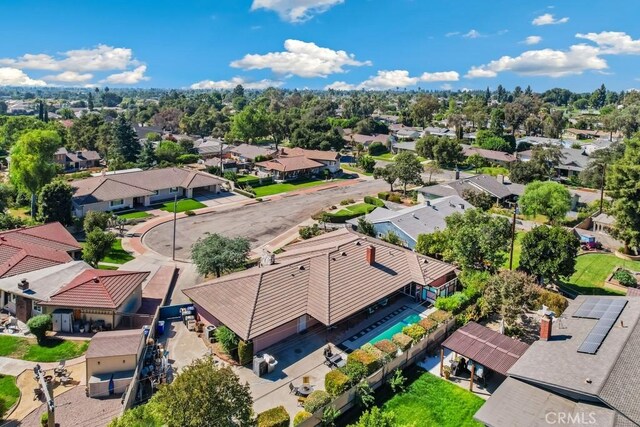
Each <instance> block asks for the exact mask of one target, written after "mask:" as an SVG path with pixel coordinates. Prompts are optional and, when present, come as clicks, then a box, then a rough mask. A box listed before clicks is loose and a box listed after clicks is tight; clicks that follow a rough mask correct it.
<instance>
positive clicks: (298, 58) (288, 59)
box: [231, 39, 371, 78]
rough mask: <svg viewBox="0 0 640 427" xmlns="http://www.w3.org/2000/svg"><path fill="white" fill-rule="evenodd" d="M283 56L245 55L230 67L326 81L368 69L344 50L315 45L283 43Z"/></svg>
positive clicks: (363, 62)
mask: <svg viewBox="0 0 640 427" xmlns="http://www.w3.org/2000/svg"><path fill="white" fill-rule="evenodd" d="M284 48H285V52H270V53H267V54H264V55H259V54H248V55H245V56H244V58H242V59H238V60H237V61H233V62H232V63H231V66H232V67H234V68H242V69H244V70H262V69H265V68H268V69H271V71H273V72H274V73H276V74H280V75H284V76H287V77H290V76H299V77H309V78H311V77H327V76H328V75H330V74H335V73H344V72H345V71H346V70H345V68H344V67H346V66H353V67H361V66H364V65H371V61H358V60H356V59H355V56H354V55H353V54H350V53H347V52H345V51H344V50H332V49H329V48H324V47H319V46H318V45H316V44H315V43H307V42H303V41H300V40H291V39H289V40H286V41H285V42H284Z"/></svg>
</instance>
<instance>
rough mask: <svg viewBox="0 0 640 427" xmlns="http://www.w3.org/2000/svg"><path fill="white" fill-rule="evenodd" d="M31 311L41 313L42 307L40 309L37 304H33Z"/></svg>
mask: <svg viewBox="0 0 640 427" xmlns="http://www.w3.org/2000/svg"><path fill="white" fill-rule="evenodd" d="M33 311H35V312H38V313H42V307H40V306H39V305H38V304H34V305H33Z"/></svg>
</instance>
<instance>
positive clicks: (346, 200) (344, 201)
mask: <svg viewBox="0 0 640 427" xmlns="http://www.w3.org/2000/svg"><path fill="white" fill-rule="evenodd" d="M355 202H356V201H355V200H353V199H344V200H341V201H340V204H341V205H342V206H345V205H351V204H353V203H355Z"/></svg>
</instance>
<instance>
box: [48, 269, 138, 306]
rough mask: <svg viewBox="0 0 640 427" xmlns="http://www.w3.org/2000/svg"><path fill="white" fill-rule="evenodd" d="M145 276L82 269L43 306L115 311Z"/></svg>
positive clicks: (133, 272)
mask: <svg viewBox="0 0 640 427" xmlns="http://www.w3.org/2000/svg"><path fill="white" fill-rule="evenodd" d="M148 275H149V272H148V271H142V272H140V271H120V270H115V271H109V270H97V269H92V270H85V271H83V272H82V273H80V274H79V275H78V276H76V278H75V279H73V280H72V281H71V282H69V283H67V284H66V285H65V286H64V287H63V288H62V289H60V290H59V291H58V292H56V293H55V294H53V295H52V296H51V297H50V298H49V301H48V302H46V303H43V305H53V306H61V307H90V308H105V309H116V308H118V307H119V306H120V305H121V304H122V303H123V302H124V301H125V300H126V299H127V298H128V297H129V296H130V295H131V293H132V292H133V291H135V289H136V288H137V287H139V286H140V285H142V282H144V280H145V279H146V278H147V276H148Z"/></svg>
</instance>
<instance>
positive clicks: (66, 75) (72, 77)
mask: <svg viewBox="0 0 640 427" xmlns="http://www.w3.org/2000/svg"><path fill="white" fill-rule="evenodd" d="M92 78H93V74H91V73H85V74H81V73H78V72H76V71H63V72H62V73H60V74H56V75H51V76H44V77H43V79H44V80H48V81H53V82H61V83H84V82H87V81H89V80H91V79H92Z"/></svg>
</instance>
